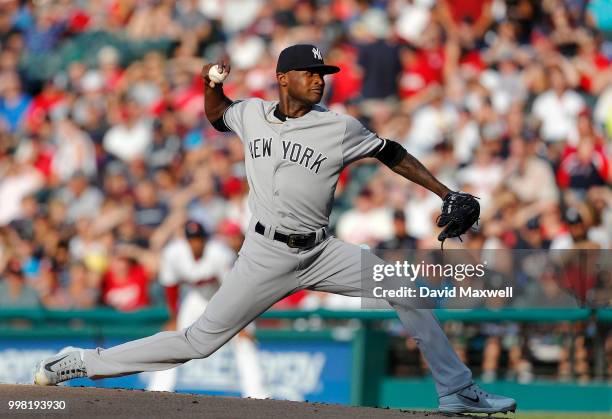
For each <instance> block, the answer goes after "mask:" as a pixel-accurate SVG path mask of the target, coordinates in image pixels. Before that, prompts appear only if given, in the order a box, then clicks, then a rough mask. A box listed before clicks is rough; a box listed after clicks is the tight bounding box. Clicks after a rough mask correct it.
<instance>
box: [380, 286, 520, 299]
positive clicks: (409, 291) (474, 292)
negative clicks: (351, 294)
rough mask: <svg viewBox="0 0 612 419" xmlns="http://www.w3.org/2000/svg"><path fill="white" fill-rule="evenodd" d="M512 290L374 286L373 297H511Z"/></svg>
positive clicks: (510, 288)
mask: <svg viewBox="0 0 612 419" xmlns="http://www.w3.org/2000/svg"><path fill="white" fill-rule="evenodd" d="M512 292H513V290H512V287H505V288H501V289H490V290H489V289H480V288H474V287H445V288H442V289H439V288H429V287H424V286H419V287H414V288H413V287H399V288H395V289H385V288H383V287H376V288H374V290H373V294H374V297H375V298H386V297H391V298H416V297H419V298H512Z"/></svg>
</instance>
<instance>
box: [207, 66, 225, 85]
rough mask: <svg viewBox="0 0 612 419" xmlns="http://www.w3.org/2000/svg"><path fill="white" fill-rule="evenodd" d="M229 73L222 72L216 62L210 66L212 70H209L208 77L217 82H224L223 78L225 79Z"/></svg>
mask: <svg viewBox="0 0 612 419" xmlns="http://www.w3.org/2000/svg"><path fill="white" fill-rule="evenodd" d="M227 74H228V73H227V72H222V71H221V69H220V68H219V66H218V65H216V64H215V65H213V66H212V67H210V70H208V78H209V79H210V81H212V82H214V83H217V84H219V83H223V80H225V78H226V77H227Z"/></svg>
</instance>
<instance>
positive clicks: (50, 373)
mask: <svg viewBox="0 0 612 419" xmlns="http://www.w3.org/2000/svg"><path fill="white" fill-rule="evenodd" d="M83 377H87V371H86V370H85V364H84V363H83V350H82V349H79V348H73V347H67V348H64V349H62V350H61V351H60V352H59V353H58V354H57V355H53V356H51V357H49V358H45V359H43V360H42V361H40V363H39V364H38V366H37V367H36V372H35V373H34V384H36V385H39V386H54V385H56V384H58V383H61V382H62V381H66V380H71V379H73V378H83Z"/></svg>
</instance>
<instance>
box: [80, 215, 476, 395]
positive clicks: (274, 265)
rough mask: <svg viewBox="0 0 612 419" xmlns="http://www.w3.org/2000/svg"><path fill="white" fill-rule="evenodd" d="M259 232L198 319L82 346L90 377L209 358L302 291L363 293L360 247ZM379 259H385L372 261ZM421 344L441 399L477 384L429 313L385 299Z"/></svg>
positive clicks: (251, 232)
mask: <svg viewBox="0 0 612 419" xmlns="http://www.w3.org/2000/svg"><path fill="white" fill-rule="evenodd" d="M273 235H274V231H273V229H271V228H267V229H266V232H265V236H264V235H261V234H258V233H256V232H255V231H254V224H253V223H251V226H250V228H249V232H248V233H247V236H246V240H245V242H244V245H243V247H242V249H241V250H240V253H239V258H238V260H237V261H236V264H235V265H234V267H233V269H232V271H231V272H230V273H229V274H228V275H227V277H226V278H225V279H224V281H223V284H222V285H221V288H220V289H219V291H217V293H216V294H215V295H214V296H213V298H212V299H211V300H210V302H209V303H208V305H207V306H206V310H205V311H204V313H203V314H202V316H200V318H199V319H198V320H197V321H196V322H195V323H194V324H192V325H191V326H189V327H188V328H186V329H183V330H179V331H172V332H160V333H157V334H155V335H153V336H150V337H147V338H143V339H138V340H134V341H131V342H127V343H124V344H121V345H118V346H115V347H112V348H108V349H102V348H97V349H92V350H85V352H84V362H85V367H86V369H87V374H88V376H89V377H90V378H93V379H97V378H105V377H118V376H122V375H129V374H135V373H139V372H144V371H158V370H164V369H168V368H173V367H176V366H179V365H181V364H183V363H185V362H187V361H189V360H191V359H199V358H205V357H207V356H209V355H211V354H212V353H214V352H215V351H216V350H217V349H219V348H220V347H221V346H223V344H225V343H226V342H227V341H229V340H230V339H231V338H232V337H233V336H234V335H235V334H237V333H238V332H239V331H240V330H242V329H243V328H244V327H245V326H246V325H248V324H249V323H250V322H251V321H252V320H253V319H255V318H256V317H258V316H259V315H260V314H261V313H263V312H264V311H266V310H267V309H268V308H269V307H270V306H272V305H273V304H274V303H276V302H277V301H279V300H280V299H282V298H284V297H286V296H288V295H290V294H292V293H294V292H296V291H299V290H301V289H310V290H316V291H325V292H331V293H336V294H343V295H348V296H353V297H359V296H361V295H362V289H363V285H362V281H361V270H362V269H363V266H362V262H361V252H362V249H361V248H360V247H358V246H355V245H350V244H347V243H344V242H342V241H340V240H338V239H336V238H335V237H330V238H328V239H326V240H324V241H323V242H321V243H319V244H318V245H316V246H315V247H313V248H311V249H306V250H300V249H295V248H290V247H288V246H287V245H286V244H284V243H281V242H278V241H275V240H272V239H271V237H273ZM372 260H374V261H375V263H384V261H383V260H382V259H379V258H377V257H374V258H372ZM388 302H389V304H390V305H391V306H392V307H393V308H394V309H395V310H396V311H397V314H398V316H399V319H400V321H401V322H402V323H403V325H404V327H405V328H406V329H407V331H408V333H409V334H410V336H412V337H413V338H414V339H415V340H416V341H417V343H418V345H419V348H420V350H421V352H422V353H423V355H424V357H425V359H426V360H427V363H428V364H429V368H430V370H431V374H432V376H433V378H434V380H435V383H436V390H437V392H438V395H439V396H444V395H447V394H451V393H454V392H456V391H458V390H460V389H462V388H464V387H467V386H468V385H470V384H471V383H472V375H471V372H470V370H469V369H468V368H467V367H466V366H465V365H464V364H463V363H462V362H461V361H460V360H459V358H458V357H457V355H456V354H455V351H454V350H453V348H452V347H451V345H450V343H449V341H448V339H447V338H446V335H445V334H444V332H443V331H442V329H441V327H440V325H439V323H438V320H437V319H436V317H435V315H434V314H433V312H432V311H430V310H427V309H415V308H411V307H409V306H407V304H406V302H405V300H404V301H400V300H398V301H392V300H390V301H388Z"/></svg>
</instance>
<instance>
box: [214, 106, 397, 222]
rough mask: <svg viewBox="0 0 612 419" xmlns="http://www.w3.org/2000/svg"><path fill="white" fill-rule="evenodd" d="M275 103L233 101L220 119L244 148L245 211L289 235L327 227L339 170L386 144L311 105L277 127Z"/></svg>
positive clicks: (352, 121) (349, 119) (356, 123)
mask: <svg viewBox="0 0 612 419" xmlns="http://www.w3.org/2000/svg"><path fill="white" fill-rule="evenodd" d="M277 104H278V102H268V101H264V100H261V99H248V100H242V101H236V102H234V103H233V104H232V105H231V106H230V107H229V108H227V110H226V111H225V114H224V116H223V121H224V122H225V125H227V127H228V128H230V129H231V130H232V131H233V132H235V133H236V134H238V136H239V137H240V138H241V139H242V141H243V143H244V149H245V164H246V170H247V178H248V182H249V187H250V192H249V207H250V209H251V211H252V213H253V216H254V217H255V218H257V219H258V220H260V221H261V222H262V223H263V224H264V225H274V226H277V227H279V228H281V229H284V230H287V231H289V232H308V231H313V230H317V229H320V228H322V227H325V226H327V224H328V220H329V214H330V212H331V209H332V203H333V198H334V192H335V190H336V184H337V182H338V176H339V174H340V171H341V170H342V168H343V167H344V166H346V165H348V164H349V163H351V162H353V161H355V160H358V159H361V158H364V157H370V156H372V155H374V154H375V153H376V152H377V151H379V150H380V149H382V148H383V147H384V145H385V142H386V140H384V139H381V138H379V137H378V136H377V135H376V134H374V133H372V132H371V131H369V130H367V129H366V128H365V127H364V126H363V125H362V124H361V123H360V122H359V121H358V120H356V119H355V118H353V117H351V116H348V115H342V114H338V113H336V112H334V111H331V110H328V109H325V108H324V107H322V106H318V105H317V106H315V107H314V108H313V109H312V110H311V111H310V112H308V113H307V114H306V115H304V116H302V117H300V118H295V119H292V118H287V120H286V121H285V122H282V121H281V120H279V119H278V118H277V117H275V116H274V109H275V107H276V105H277Z"/></svg>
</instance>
